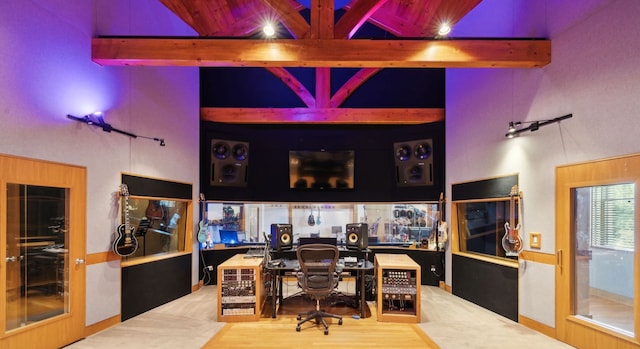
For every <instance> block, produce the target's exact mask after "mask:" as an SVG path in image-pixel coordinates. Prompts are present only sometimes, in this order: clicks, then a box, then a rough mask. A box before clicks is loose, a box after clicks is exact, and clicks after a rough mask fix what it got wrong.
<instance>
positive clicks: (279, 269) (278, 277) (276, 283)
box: [265, 259, 374, 318]
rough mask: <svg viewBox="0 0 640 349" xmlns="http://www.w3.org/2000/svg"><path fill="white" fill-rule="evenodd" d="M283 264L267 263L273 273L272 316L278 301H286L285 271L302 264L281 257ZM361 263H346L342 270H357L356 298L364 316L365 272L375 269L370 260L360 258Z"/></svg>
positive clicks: (274, 315)
mask: <svg viewBox="0 0 640 349" xmlns="http://www.w3.org/2000/svg"><path fill="white" fill-rule="evenodd" d="M281 261H282V262H284V263H283V264H280V265H271V264H270V263H267V265H266V266H265V269H267V270H268V271H269V272H270V273H271V290H272V292H271V311H272V313H271V317H272V318H275V317H276V311H277V301H278V300H279V301H280V304H282V302H283V301H284V297H283V295H282V275H283V274H284V273H285V272H291V271H296V270H299V269H300V265H299V264H298V260H297V259H281ZM360 262H363V263H362V264H361V263H358V264H357V265H345V266H344V267H343V269H342V271H346V272H352V271H355V272H356V300H357V301H358V305H359V306H360V317H362V318H364V317H365V316H366V308H365V306H366V304H367V302H366V298H365V292H364V291H365V274H366V272H367V270H373V267H374V266H373V263H371V262H370V261H368V260H364V261H363V260H362V259H361V260H360ZM358 295H360V299H359V300H358V297H357V296H358Z"/></svg>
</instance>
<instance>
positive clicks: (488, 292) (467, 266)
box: [451, 254, 518, 322]
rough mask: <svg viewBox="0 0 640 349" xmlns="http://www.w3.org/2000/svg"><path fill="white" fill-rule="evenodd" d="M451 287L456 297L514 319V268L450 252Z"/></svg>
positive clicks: (515, 310) (515, 303) (516, 285)
mask: <svg viewBox="0 0 640 349" xmlns="http://www.w3.org/2000/svg"><path fill="white" fill-rule="evenodd" d="M451 290H452V293H453V294H454V295H456V296H458V297H461V298H464V299H466V300H468V301H470V302H473V303H475V304H477V305H479V306H481V307H484V308H486V309H489V310H491V311H493V312H495V313H498V314H500V315H502V316H504V317H506V318H509V319H511V320H513V321H516V322H517V321H518V268H513V267H507V266H503V265H500V264H495V263H489V262H485V261H481V260H478V259H474V258H468V257H464V256H460V255H455V254H454V255H452V256H451Z"/></svg>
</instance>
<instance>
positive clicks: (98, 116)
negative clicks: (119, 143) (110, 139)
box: [67, 112, 166, 147]
mask: <svg viewBox="0 0 640 349" xmlns="http://www.w3.org/2000/svg"><path fill="white" fill-rule="evenodd" d="M67 118H68V119H71V120H75V121H78V122H82V123H85V124H87V125H91V126H95V127H100V128H102V131H104V132H109V133H110V132H112V131H113V132H116V133H120V134H123V135H125V136H129V137H131V138H138V137H140V138H146V139H151V140H154V141H156V142H160V146H161V147H164V146H165V145H166V144H165V142H164V138H156V137H145V136H139V135H135V134H133V133H130V132H127V131H122V130H119V129H117V128H115V127H113V126H111V124H108V123H107V122H105V121H104V118H103V117H102V112H95V113H92V114H87V115H84V116H73V115H70V114H67Z"/></svg>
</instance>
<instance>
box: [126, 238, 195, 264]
mask: <svg viewBox="0 0 640 349" xmlns="http://www.w3.org/2000/svg"><path fill="white" fill-rule="evenodd" d="M187 233H188V232H187ZM189 235H192V234H189ZM189 245H191V243H189ZM185 254H189V255H190V254H191V251H184V252H174V253H166V254H160V255H157V254H155V255H151V256H144V257H136V258H133V259H131V260H128V261H125V260H123V261H122V263H121V264H120V265H121V266H122V268H126V267H130V266H134V265H138V264H145V263H151V262H155V261H161V260H163V259H171V258H174V257H178V256H182V255H185Z"/></svg>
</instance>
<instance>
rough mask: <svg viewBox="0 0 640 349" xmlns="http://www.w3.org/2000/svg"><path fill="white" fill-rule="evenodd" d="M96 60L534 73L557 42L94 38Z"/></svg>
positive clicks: (120, 63)
mask: <svg viewBox="0 0 640 349" xmlns="http://www.w3.org/2000/svg"><path fill="white" fill-rule="evenodd" d="M91 48H92V52H91V57H92V60H93V61H94V62H96V63H98V64H101V65H112V66H193V67H337V68H340V67H343V68H344V67H352V68H365V67H368V68H534V67H542V66H545V65H547V64H549V63H550V62H551V41H549V40H542V39H540V40H536V39H522V40H518V39H514V40H511V39H501V40H480V39H478V40H338V39H335V40H334V39H331V40H329V39H327V40H322V39H313V40H311V39H301V40H273V41H266V40H245V39H210V38H123V37H114V38H106V37H105V38H94V39H92V42H91Z"/></svg>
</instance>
